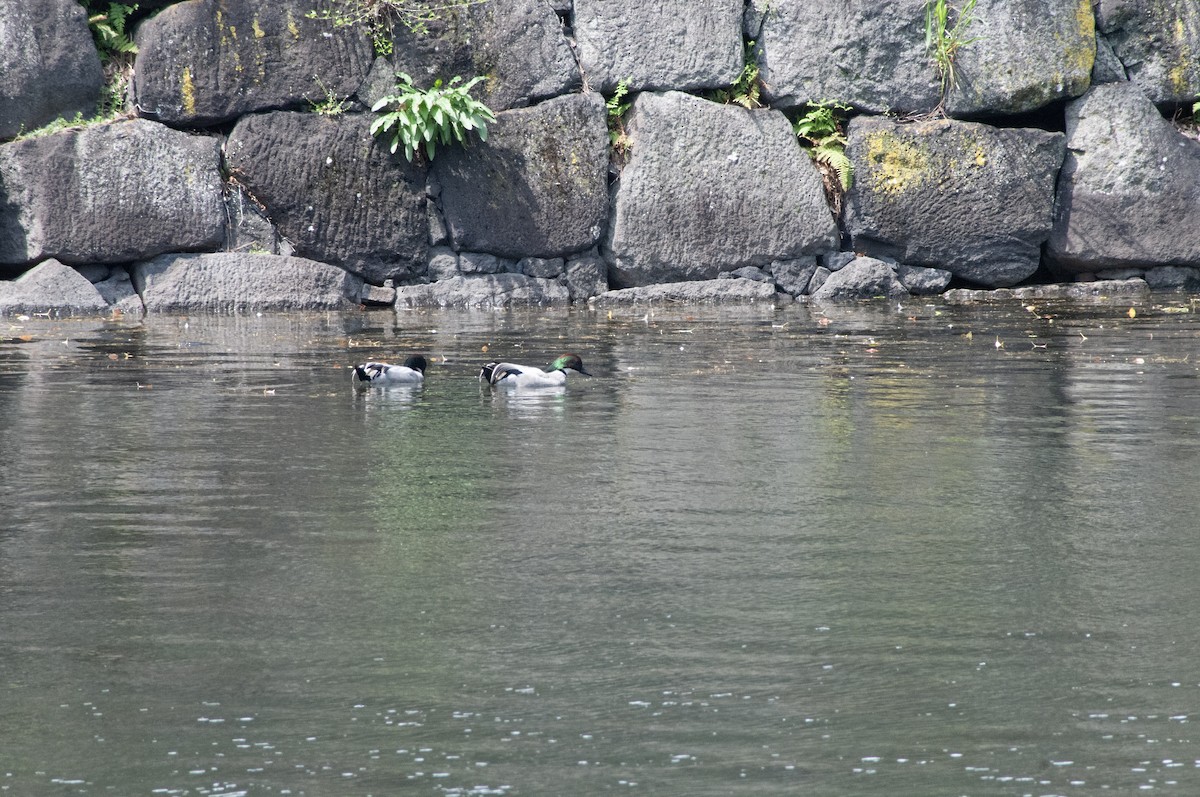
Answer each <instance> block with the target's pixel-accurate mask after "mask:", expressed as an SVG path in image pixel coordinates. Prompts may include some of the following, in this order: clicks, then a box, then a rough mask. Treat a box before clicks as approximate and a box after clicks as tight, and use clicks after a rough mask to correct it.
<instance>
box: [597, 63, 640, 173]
mask: <svg viewBox="0 0 1200 797" xmlns="http://www.w3.org/2000/svg"><path fill="white" fill-rule="evenodd" d="M628 95H629V81H627V80H621V81H618V82H617V88H616V89H615V90H614V91H613V95H612V96H611V97H609V98H608V99H606V100H605V101H604V114H605V117H606V119H607V121H608V143H609V146H610V147H611V148H612V154H613V157H614V158H616V159H617V161H618V163H620V162H622V161H623V160H624V159H625V156H626V155H628V154H629V147H630V141H629V134H628V133H626V132H625V114H626V113H628V112H629V109H630V107H631V106H632V105H633V103H632V102H625V98H626V97H627V96H628Z"/></svg>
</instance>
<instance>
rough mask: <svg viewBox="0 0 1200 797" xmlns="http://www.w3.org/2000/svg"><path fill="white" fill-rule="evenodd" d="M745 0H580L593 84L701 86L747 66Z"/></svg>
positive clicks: (583, 46)
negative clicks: (743, 1)
mask: <svg viewBox="0 0 1200 797" xmlns="http://www.w3.org/2000/svg"><path fill="white" fill-rule="evenodd" d="M742 8H743V3H742V0H687V2H650V3H647V2H644V1H643V0H575V38H576V40H577V41H578V44H579V62H580V66H581V67H582V69H583V73H584V75H585V76H586V77H587V80H588V83H589V85H591V87H592V88H593V89H596V90H598V91H603V92H611V91H612V90H613V89H614V88H616V86H617V83H618V82H620V81H622V80H625V81H627V82H628V84H629V87H630V89H631V90H633V91H658V90H663V91H665V90H670V89H674V90H678V91H695V90H699V89H714V88H722V87H725V86H728V85H729V84H730V83H732V82H733V81H734V80H736V79H737V77H738V75H739V74H740V73H741V71H742V58H743V56H742V31H741V28H742Z"/></svg>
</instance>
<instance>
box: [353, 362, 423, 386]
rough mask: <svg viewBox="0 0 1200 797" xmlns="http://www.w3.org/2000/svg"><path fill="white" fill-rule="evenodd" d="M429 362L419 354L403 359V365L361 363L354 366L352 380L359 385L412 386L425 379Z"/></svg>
mask: <svg viewBox="0 0 1200 797" xmlns="http://www.w3.org/2000/svg"><path fill="white" fill-rule="evenodd" d="M428 366H429V363H427V362H426V361H425V358H424V357H422V356H421V355H420V354H415V355H413V356H412V357H409V358H408V359H407V360H405V361H404V365H388V364H387V363H363V364H362V365H356V366H354V382H355V384H357V385H360V386H363V387H365V386H367V385H377V386H379V387H387V386H389V385H406V386H409V387H412V386H414V385H419V384H421V383H422V382H424V381H425V369H426V368H427V367H428Z"/></svg>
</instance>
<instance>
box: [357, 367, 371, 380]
mask: <svg viewBox="0 0 1200 797" xmlns="http://www.w3.org/2000/svg"><path fill="white" fill-rule="evenodd" d="M354 375H355V376H356V377H357V378H358V381H360V382H370V381H371V375H370V374H369V373H367V369H366V368H365V367H363V366H361V365H356V366H354Z"/></svg>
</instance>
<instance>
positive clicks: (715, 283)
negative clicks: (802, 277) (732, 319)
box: [588, 279, 791, 307]
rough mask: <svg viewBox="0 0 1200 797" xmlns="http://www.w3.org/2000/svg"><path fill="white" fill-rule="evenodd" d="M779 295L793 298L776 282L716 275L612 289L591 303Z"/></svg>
mask: <svg viewBox="0 0 1200 797" xmlns="http://www.w3.org/2000/svg"><path fill="white" fill-rule="evenodd" d="M777 297H778V298H782V299H784V300H785V301H789V302H790V301H791V299H790V298H788V297H787V296H786V295H783V294H778V293H776V291H775V286H774V285H773V284H771V283H769V282H759V281H758V280H747V279H722V280H718V279H712V280H696V281H693V282H671V283H664V284H662V285H646V286H643V287H639V288H624V289H622V290H616V291H608V292H607V293H603V294H600V295H599V296H597V297H595V298H594V299H591V300H589V302H588V304H589V305H592V306H594V307H608V306H612V305H625V304H654V303H678V304H726V303H745V302H773V301H776V299H777Z"/></svg>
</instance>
